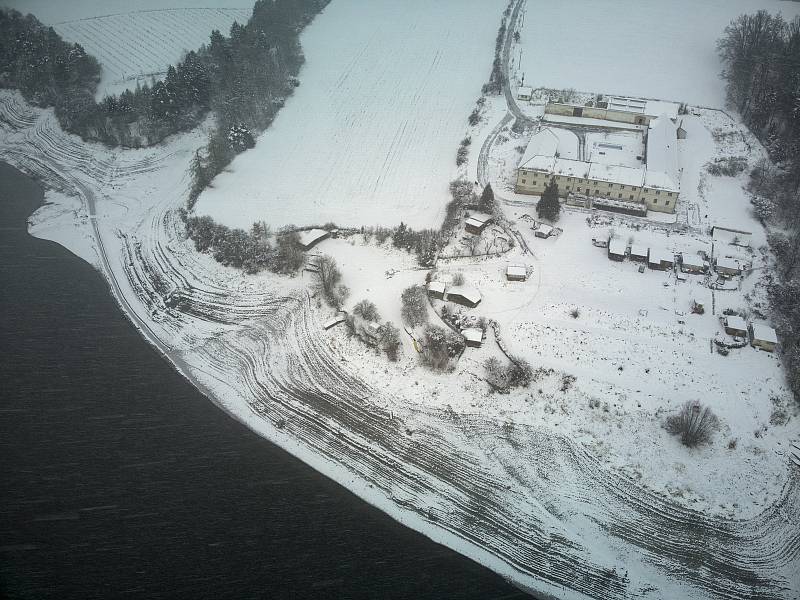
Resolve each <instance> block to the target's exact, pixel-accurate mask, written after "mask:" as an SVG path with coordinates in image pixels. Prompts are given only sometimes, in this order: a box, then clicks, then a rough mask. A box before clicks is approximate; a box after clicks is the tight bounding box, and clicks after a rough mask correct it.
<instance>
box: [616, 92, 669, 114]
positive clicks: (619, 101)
mask: <svg viewBox="0 0 800 600" xmlns="http://www.w3.org/2000/svg"><path fill="white" fill-rule="evenodd" d="M607 102H608V108H609V110H624V111H626V112H633V113H638V114H644V115H648V116H650V117H658V116H661V115H664V114H665V115H667V116H668V117H669V118H671V119H676V118H678V108H679V105H678V104H677V103H675V102H664V101H663V100H643V99H641V98H628V97H625V96H611V97H610V98H608V99H607Z"/></svg>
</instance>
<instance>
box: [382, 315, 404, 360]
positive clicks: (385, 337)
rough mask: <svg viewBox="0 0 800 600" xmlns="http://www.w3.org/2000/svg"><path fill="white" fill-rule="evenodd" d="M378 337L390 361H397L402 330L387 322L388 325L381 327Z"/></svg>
mask: <svg viewBox="0 0 800 600" xmlns="http://www.w3.org/2000/svg"><path fill="white" fill-rule="evenodd" d="M378 335H379V336H380V340H381V341H380V343H381V347H382V348H383V351H384V352H386V356H388V357H389V360H391V361H396V360H397V351H398V350H399V348H400V330H399V329H398V328H397V327H395V326H394V325H393V324H392V323H391V322H389V321H386V323H384V324H383V325H381V326H380V328H379V329H378Z"/></svg>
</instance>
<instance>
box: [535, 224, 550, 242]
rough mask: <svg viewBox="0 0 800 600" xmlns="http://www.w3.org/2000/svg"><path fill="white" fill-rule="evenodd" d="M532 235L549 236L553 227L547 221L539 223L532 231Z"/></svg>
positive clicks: (538, 236)
mask: <svg viewBox="0 0 800 600" xmlns="http://www.w3.org/2000/svg"><path fill="white" fill-rule="evenodd" d="M534 235H536V237H537V238H544V239H546V238H549V237H550V236H551V235H553V227H552V226H551V225H548V224H547V223H539V226H538V227H537V228H536V231H534Z"/></svg>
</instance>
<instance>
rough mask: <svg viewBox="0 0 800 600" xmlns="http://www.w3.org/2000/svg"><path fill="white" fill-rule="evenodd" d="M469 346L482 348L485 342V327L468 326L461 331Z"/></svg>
mask: <svg viewBox="0 0 800 600" xmlns="http://www.w3.org/2000/svg"><path fill="white" fill-rule="evenodd" d="M461 335H463V336H464V341H465V342H466V344H467V346H471V347H473V348H480V347H481V344H482V343H483V329H481V328H480V327H467V328H466V329H464V330H462V331H461Z"/></svg>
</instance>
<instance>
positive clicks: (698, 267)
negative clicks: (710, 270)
mask: <svg viewBox="0 0 800 600" xmlns="http://www.w3.org/2000/svg"><path fill="white" fill-rule="evenodd" d="M681 271H683V272H684V273H705V272H706V263H705V261H704V260H703V259H702V258H700V256H698V255H697V254H689V253H688V252H684V253H683V254H681Z"/></svg>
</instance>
